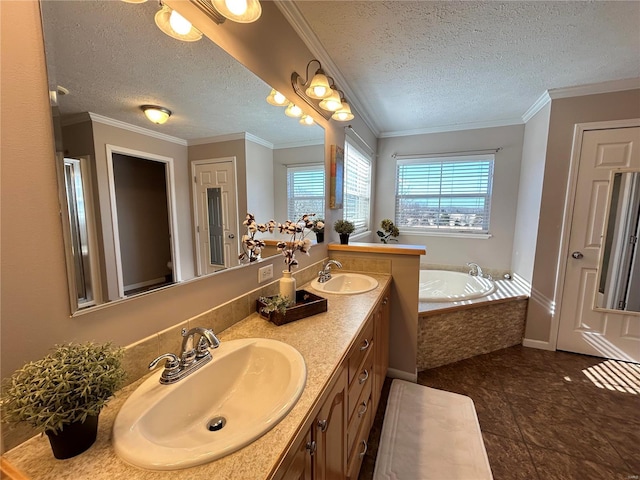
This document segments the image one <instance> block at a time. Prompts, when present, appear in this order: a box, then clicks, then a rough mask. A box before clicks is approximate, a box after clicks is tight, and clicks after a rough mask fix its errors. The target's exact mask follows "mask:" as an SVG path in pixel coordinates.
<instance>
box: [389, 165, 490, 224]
mask: <svg viewBox="0 0 640 480" xmlns="http://www.w3.org/2000/svg"><path fill="white" fill-rule="evenodd" d="M493 163H494V156H493V155H474V156H464V157H440V158H423V159H412V160H398V163H397V167H396V225H397V226H398V227H399V228H401V229H404V230H410V231H414V232H457V233H489V213H490V212H491V188H492V183H493Z"/></svg>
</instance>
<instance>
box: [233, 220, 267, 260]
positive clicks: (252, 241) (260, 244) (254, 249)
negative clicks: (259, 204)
mask: <svg viewBox="0 0 640 480" xmlns="http://www.w3.org/2000/svg"><path fill="white" fill-rule="evenodd" d="M242 224H243V225H245V226H246V227H247V233H246V234H245V235H243V236H242V241H241V242H240V245H241V247H242V253H241V254H240V255H238V258H239V259H240V262H242V263H251V262H255V261H256V260H260V254H261V253H262V249H263V248H264V247H265V243H264V240H262V239H260V238H255V237H256V233H258V232H260V233H266V232H269V233H273V232H274V230H275V229H276V222H275V221H274V220H269V221H268V222H267V223H256V218H255V217H254V215H253V214H252V213H247V216H246V218H245V220H244V222H242Z"/></svg>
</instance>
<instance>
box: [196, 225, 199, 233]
mask: <svg viewBox="0 0 640 480" xmlns="http://www.w3.org/2000/svg"><path fill="white" fill-rule="evenodd" d="M196 232H198V233H200V225H196Z"/></svg>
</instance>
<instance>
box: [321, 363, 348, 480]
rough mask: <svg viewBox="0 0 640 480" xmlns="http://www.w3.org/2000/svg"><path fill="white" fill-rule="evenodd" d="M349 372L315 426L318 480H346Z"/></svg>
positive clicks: (343, 371)
mask: <svg viewBox="0 0 640 480" xmlns="http://www.w3.org/2000/svg"><path fill="white" fill-rule="evenodd" d="M346 390H347V372H346V369H344V368H343V369H342V372H341V374H340V376H339V378H338V380H337V381H336V383H335V384H334V386H333V388H332V390H331V392H330V393H329V396H328V397H327V399H326V401H325V402H324V404H323V406H322V408H321V409H320V411H319V412H318V415H317V417H316V420H315V423H314V426H313V428H314V437H315V442H316V451H315V454H314V472H313V479H314V480H343V479H344V478H345V472H346V469H347V458H346V450H347V447H346V442H345V437H346V435H345V433H346V430H347V401H346V399H347V395H346Z"/></svg>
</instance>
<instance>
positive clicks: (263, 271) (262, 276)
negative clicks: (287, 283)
mask: <svg viewBox="0 0 640 480" xmlns="http://www.w3.org/2000/svg"><path fill="white" fill-rule="evenodd" d="M272 278H273V265H267V266H266V267H262V268H259V269H258V283H262V282H266V281H267V280H271V279H272Z"/></svg>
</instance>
